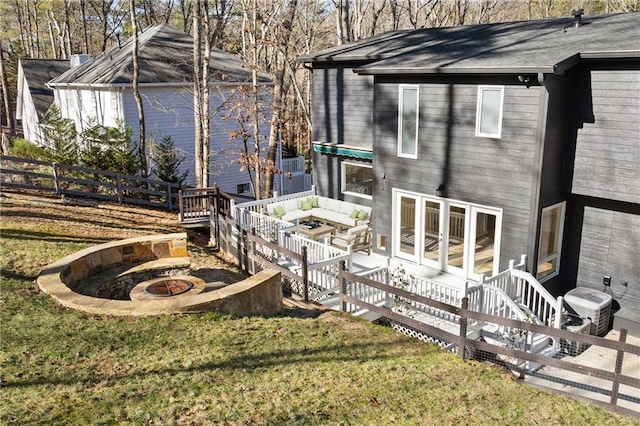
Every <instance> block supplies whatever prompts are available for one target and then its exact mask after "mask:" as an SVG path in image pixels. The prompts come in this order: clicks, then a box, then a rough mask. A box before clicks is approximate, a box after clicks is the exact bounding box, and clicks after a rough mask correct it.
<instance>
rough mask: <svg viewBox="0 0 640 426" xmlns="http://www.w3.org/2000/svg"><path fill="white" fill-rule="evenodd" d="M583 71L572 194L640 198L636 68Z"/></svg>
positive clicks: (639, 100)
mask: <svg viewBox="0 0 640 426" xmlns="http://www.w3.org/2000/svg"><path fill="white" fill-rule="evenodd" d="M636 68H637V64H636ZM582 72H583V75H584V77H583V79H582V80H583V81H584V85H583V87H582V90H581V91H580V92H579V93H578V94H576V98H575V107H576V108H575V116H574V118H575V121H576V122H575V126H576V129H577V145H576V152H575V170H574V175H573V193H575V194H582V195H587V196H592V197H598V198H606V199H611V200H619V201H625V202H631V203H640V167H639V165H640V70H638V69H635V70H632V69H597V68H596V69H593V68H592V70H590V71H589V70H586V69H583V71H582Z"/></svg>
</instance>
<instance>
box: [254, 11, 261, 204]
mask: <svg viewBox="0 0 640 426" xmlns="http://www.w3.org/2000/svg"><path fill="white" fill-rule="evenodd" d="M251 27H252V29H253V45H252V46H251V48H252V50H253V63H252V64H251V90H252V95H253V150H254V160H253V161H254V164H255V174H256V175H255V181H256V184H255V189H254V195H255V197H256V200H260V199H261V198H262V197H261V195H262V179H261V176H260V120H259V117H260V104H259V102H260V97H259V94H258V3H257V1H256V0H253V13H252V15H251Z"/></svg>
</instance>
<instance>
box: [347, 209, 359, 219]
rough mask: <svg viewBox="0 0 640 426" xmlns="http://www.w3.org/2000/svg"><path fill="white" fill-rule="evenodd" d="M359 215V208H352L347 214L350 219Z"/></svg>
mask: <svg viewBox="0 0 640 426" xmlns="http://www.w3.org/2000/svg"><path fill="white" fill-rule="evenodd" d="M359 215H360V210H358V209H353V211H352V212H351V214H350V215H349V217H350V218H351V219H357V218H358V216H359Z"/></svg>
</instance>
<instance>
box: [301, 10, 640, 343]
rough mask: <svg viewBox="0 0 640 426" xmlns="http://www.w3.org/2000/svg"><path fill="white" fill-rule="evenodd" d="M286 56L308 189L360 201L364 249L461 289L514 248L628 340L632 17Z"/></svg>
mask: <svg viewBox="0 0 640 426" xmlns="http://www.w3.org/2000/svg"><path fill="white" fill-rule="evenodd" d="M580 18H581V19H580ZM299 60H300V61H302V62H303V63H305V64H306V66H307V67H309V68H310V69H311V71H312V75H313V151H314V153H313V162H314V183H315V184H316V186H317V189H318V192H319V193H320V194H321V195H325V196H331V197H335V198H340V199H346V200H350V201H357V202H359V203H369V204H370V205H371V206H373V209H374V210H373V240H374V251H376V252H378V253H383V254H386V255H388V256H391V257H397V258H401V259H405V260H406V261H407V262H411V263H413V264H416V265H425V266H429V267H432V268H435V269H438V270H441V271H443V272H447V273H452V274H456V275H459V276H460V277H462V278H463V279H467V280H474V279H477V278H478V277H479V276H480V274H485V275H492V274H494V273H496V272H497V271H499V270H504V269H505V268H506V267H507V264H508V261H509V260H510V259H518V258H519V257H520V256H521V255H522V254H526V255H527V258H528V265H527V266H528V269H529V271H530V272H532V273H533V274H534V275H535V276H536V277H537V279H538V280H539V281H540V282H541V283H543V285H544V286H545V287H547V288H548V289H549V290H550V291H551V292H552V293H555V294H556V295H561V294H564V293H566V292H567V291H568V290H570V289H572V288H575V287H588V288H592V289H597V290H600V291H605V292H606V293H608V294H611V295H612V296H613V299H614V311H615V322H614V327H615V328H621V327H627V328H629V331H630V332H631V333H633V334H640V13H628V14H614V15H601V16H592V17H582V16H576V17H570V18H560V19H547V20H538V21H526V22H511V23H498V24H488V25H472V26H462V27H452V28H432V29H419V30H409V31H395V32H390V33H385V34H381V35H378V36H374V37H371V38H368V39H364V40H360V41H358V42H354V43H351V44H346V45H342V46H338V47H335V48H331V49H327V50H324V51H320V52H317V53H313V54H310V55H306V56H304V57H302V58H300V59H299ZM618 307H619V309H618Z"/></svg>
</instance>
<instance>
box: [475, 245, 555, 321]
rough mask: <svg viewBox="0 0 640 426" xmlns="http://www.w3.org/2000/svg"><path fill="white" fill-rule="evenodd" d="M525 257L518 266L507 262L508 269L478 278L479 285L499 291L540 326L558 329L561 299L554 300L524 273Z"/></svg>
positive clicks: (529, 275)
mask: <svg viewBox="0 0 640 426" xmlns="http://www.w3.org/2000/svg"><path fill="white" fill-rule="evenodd" d="M525 264H526V257H525V256H523V257H522V259H521V262H520V263H519V264H517V265H516V264H515V262H514V261H510V262H509V269H507V270H506V271H503V272H501V273H499V274H497V275H494V276H493V277H489V278H485V277H484V276H483V275H481V276H480V281H479V282H480V284H481V285H482V284H486V285H489V286H492V287H495V288H498V289H500V290H501V291H502V292H504V293H505V295H506V296H508V297H509V298H510V299H511V300H513V301H515V302H516V303H519V304H521V305H522V306H525V307H526V308H527V309H528V310H530V311H531V312H532V313H533V314H534V315H535V316H536V318H537V319H538V320H540V321H541V323H542V324H544V325H546V326H549V327H555V328H560V324H561V320H562V318H561V317H562V297H558V298H555V297H553V296H552V295H551V293H549V292H548V291H547V289H545V288H544V287H543V286H542V285H541V284H540V283H539V282H538V280H536V279H535V277H534V276H533V275H531V274H530V273H528V272H526V271H524V266H525Z"/></svg>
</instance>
